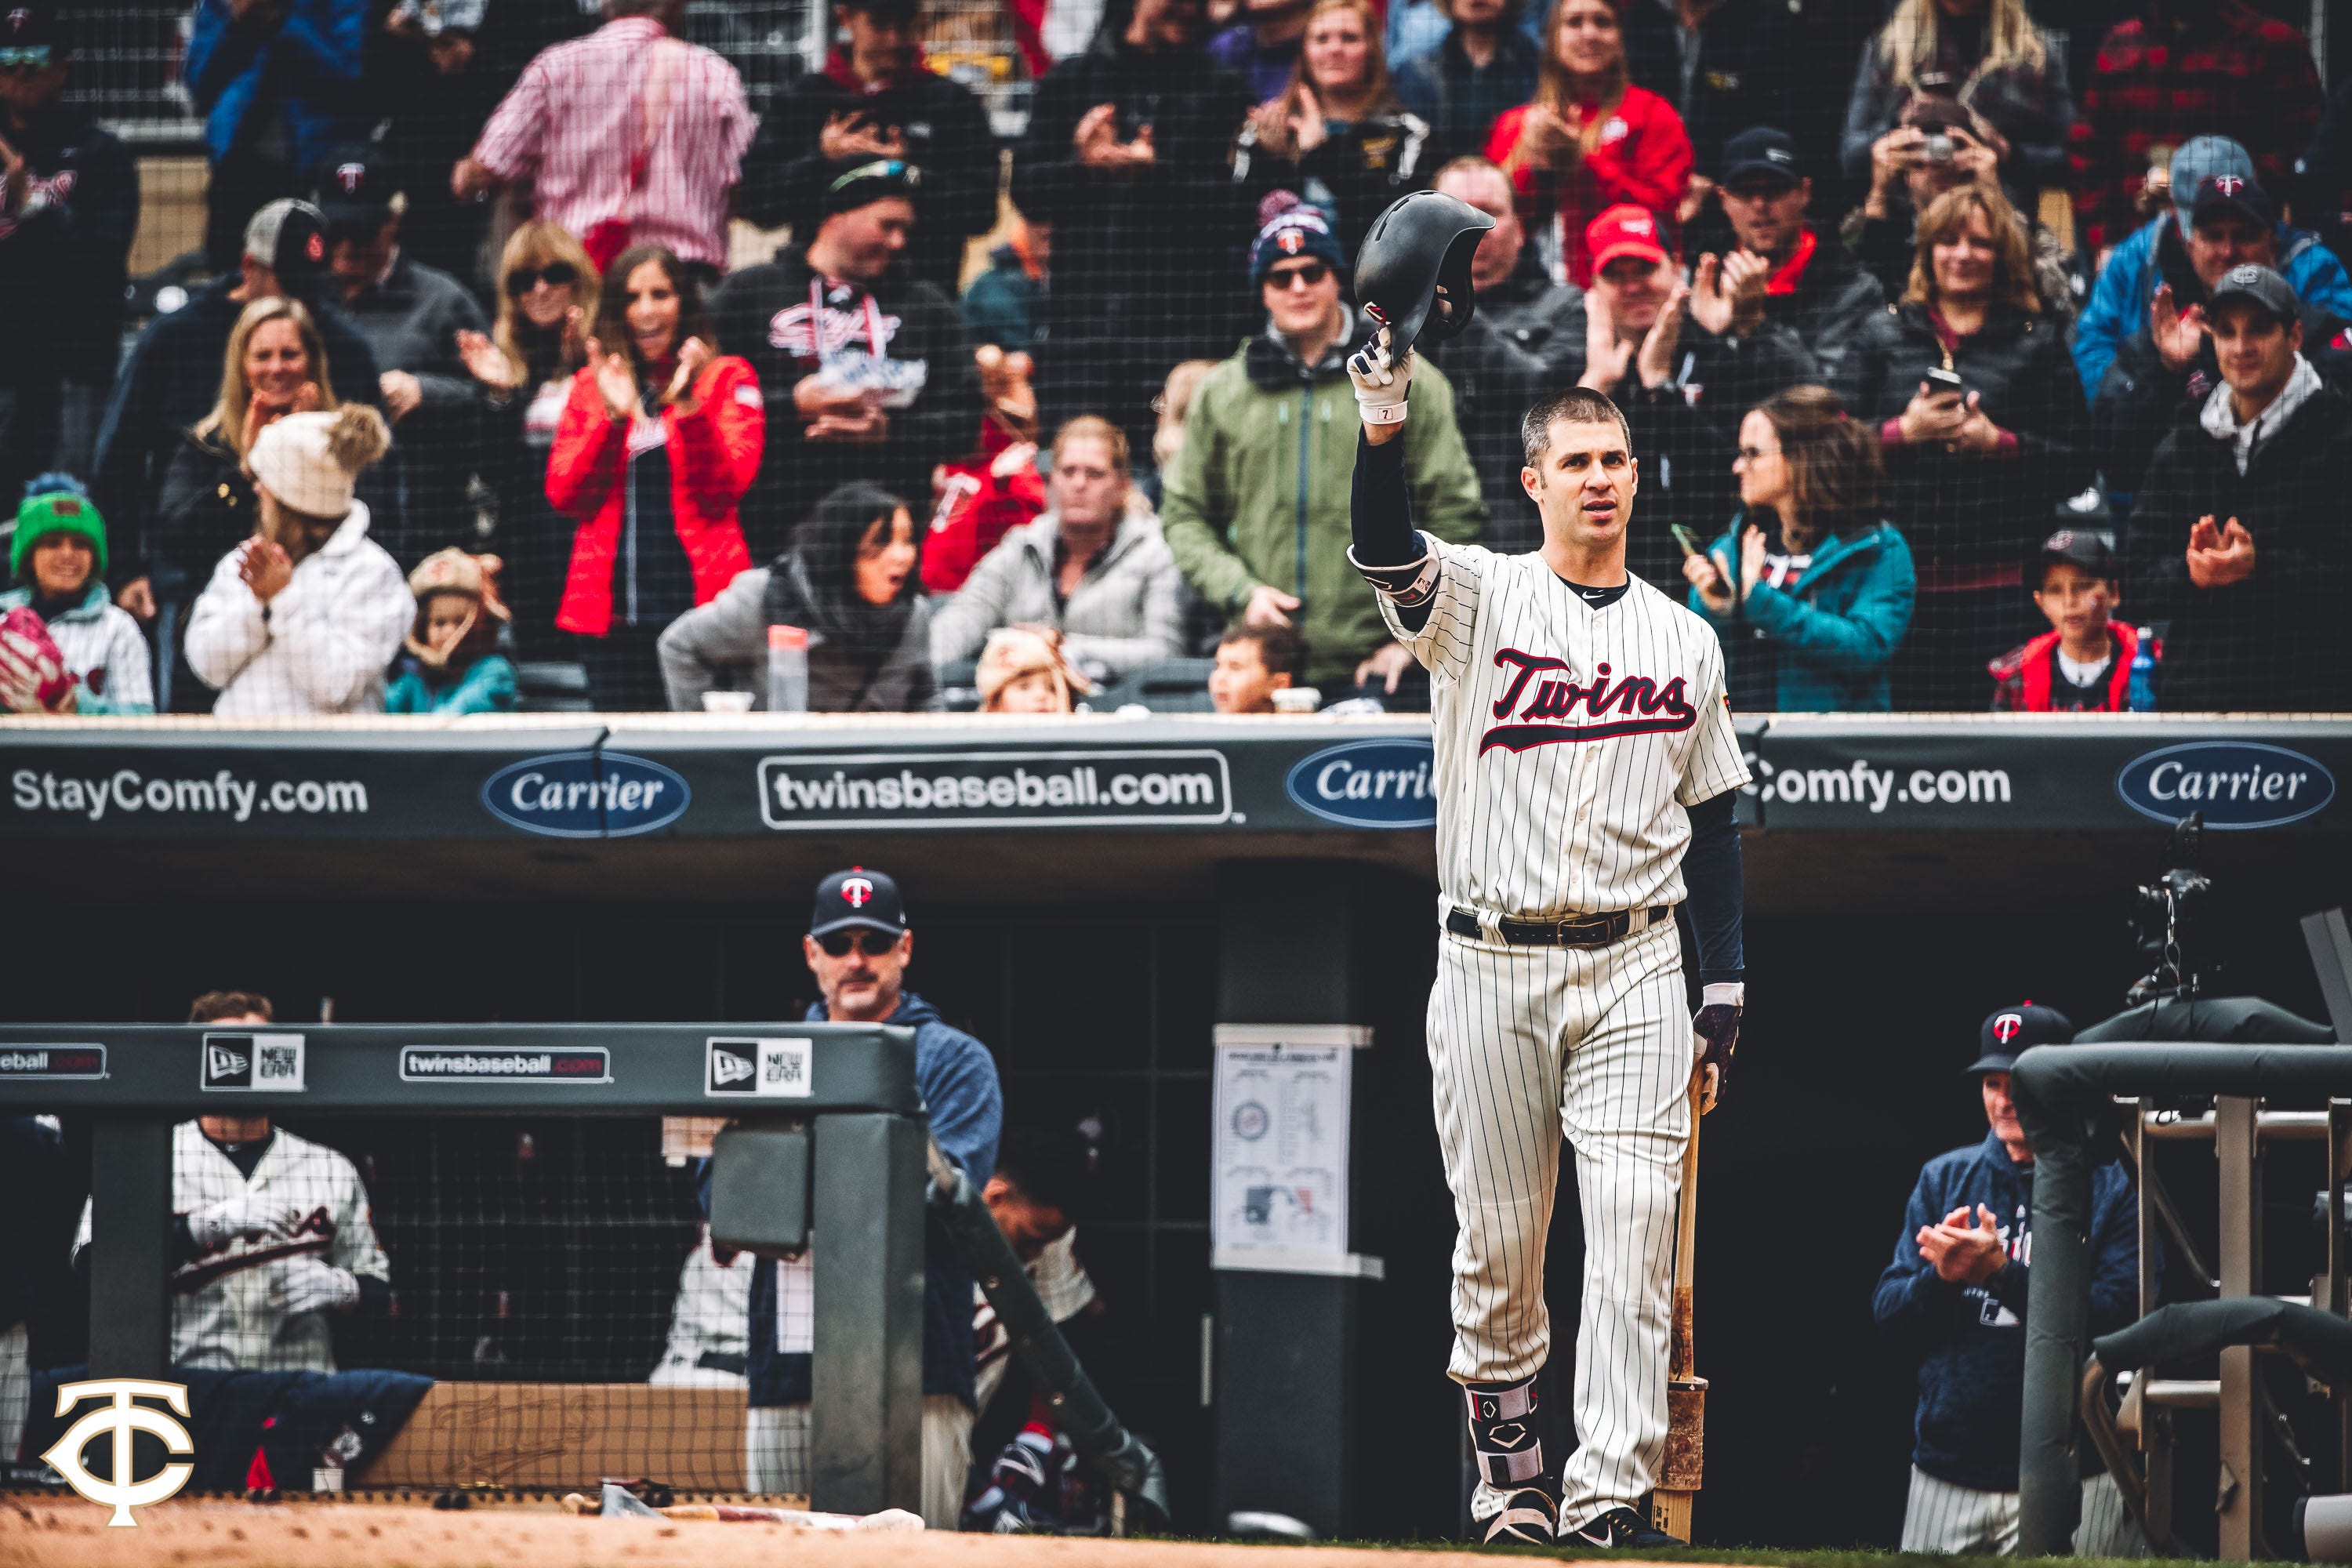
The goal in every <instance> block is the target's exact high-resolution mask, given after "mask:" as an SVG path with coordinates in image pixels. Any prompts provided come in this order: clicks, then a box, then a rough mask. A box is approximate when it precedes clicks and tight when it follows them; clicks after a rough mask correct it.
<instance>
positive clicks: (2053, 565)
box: [1986, 528, 2164, 713]
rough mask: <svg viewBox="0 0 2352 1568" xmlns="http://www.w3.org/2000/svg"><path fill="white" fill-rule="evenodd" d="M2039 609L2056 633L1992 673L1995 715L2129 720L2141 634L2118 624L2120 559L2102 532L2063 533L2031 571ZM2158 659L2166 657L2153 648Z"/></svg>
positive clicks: (2014, 652) (2046, 544)
mask: <svg viewBox="0 0 2352 1568" xmlns="http://www.w3.org/2000/svg"><path fill="white" fill-rule="evenodd" d="M2027 572H2028V574H2029V576H2030V577H2031V578H2032V581H2033V582H2034V584H2035V587H2034V590H2033V602H2034V604H2035V605H2039V606H2040V607H2041V610H2042V615H2043V616H2047V617H2048V618H2049V621H2050V626H2051V629H2050V630H2048V631H2046V632H2044V633H2042V635H2041V636H2040V637H2035V638H2034V639H2033V640H2032V641H2031V642H2029V643H2027V644H2026V645H2025V646H2024V647H2016V648H2011V650H2010V651H2009V652H2007V653H2005V654H2003V655H2001V656H2000V658H1997V659H1994V660H1993V661H1992V663H1991V664H1990V665H1988V666H1986V668H1987V669H1988V670H1989V671H1990V673H1991V675H1992V679H1993V691H1992V708H1993V711H1994V712H1996V713H2122V712H2126V711H2128V710H2130V707H2131V667H2132V659H2133V658H2135V657H2136V656H2137V653H2138V652H2139V639H2140V638H2141V637H2146V636H2147V635H2148V633H2147V631H2145V630H2144V629H2143V628H2141V627H2137V626H2127V625H2126V624H2125V623H2124V622H2122V621H2117V620H2111V619H2109V617H2110V616H2113V615H2114V614H2115V610H2116V605H2118V604H2120V603H2121V602H2122V600H2123V594H2122V591H2121V589H2120V588H2119V587H2118V586H2117V584H2116V559H2115V555H2114V553H2113V552H2111V551H2110V550H2109V549H2108V548H2107V543H2106V541H2105V540H2104V539H2101V538H2100V537H2099V536H2098V535H2097V534H2095V533H2090V532H2085V531H2081V530H2078V529H2068V528H2062V529H2060V530H2059V531H2057V532H2055V533H2053V534H2052V535H2051V536H2050V537H2049V538H2048V539H2046V540H2044V541H2042V549H2041V550H2040V552H2038V553H2037V555H2036V557H2035V561H2034V562H2033V563H2032V564H2031V565H2029V566H2028V568H2027ZM2149 652H2150V655H2151V657H2153V658H2158V659H2161V658H2163V657H2164V649H2163V647H2162V645H2160V644H2154V645H2151V647H2150V649H2149Z"/></svg>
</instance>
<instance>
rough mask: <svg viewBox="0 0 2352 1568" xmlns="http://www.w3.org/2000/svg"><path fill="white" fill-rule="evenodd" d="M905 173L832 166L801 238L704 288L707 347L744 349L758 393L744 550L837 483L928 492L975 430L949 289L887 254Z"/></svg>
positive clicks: (895, 235) (757, 545)
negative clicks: (756, 450)
mask: <svg viewBox="0 0 2352 1568" xmlns="http://www.w3.org/2000/svg"><path fill="white" fill-rule="evenodd" d="M907 179H908V171H907V170H906V168H905V166H904V165H902V164H899V163H895V162H892V161H876V162H872V163H858V164H853V165H851V166H850V167H848V168H846V169H844V170H842V171H840V172H839V173H837V174H835V176H834V178H833V179H832V180H831V182H829V183H828V184H827V186H826V194H825V197H824V202H825V205H826V207H827V208H828V209H829V210H828V211H827V212H826V213H825V216H824V221H823V222H822V223H820V224H819V225H818V226H817V228H816V232H815V234H814V237H812V238H811V239H810V240H809V242H808V244H807V245H806V246H805V247H798V246H796V247H793V248H792V249H790V250H787V251H784V252H783V253H782V254H781V255H779V256H778V257H777V258H776V259H775V260H773V261H771V262H768V263H766V264H765V265H763V266H760V267H751V268H744V269H743V270H742V271H740V272H738V273H735V274H734V275H733V276H731V277H730V278H729V279H727V282H726V284H725V286H724V287H722V288H721V289H719V294H718V296H717V298H715V299H714V300H712V301H711V314H712V316H713V317H714V318H715V319H716V321H717V322H718V326H719V352H720V353H730V354H740V355H741V356H742V357H743V358H745V359H747V360H749V361H751V367H752V369H754V370H755V371H757V372H758V373H759V376H760V386H761V392H762V394H763V395H765V396H766V398H767V403H768V441H767V448H766V452H765V455H764V456H763V457H762V458H761V463H760V479H759V481H758V482H757V483H755V484H754V485H753V486H752V487H751V493H750V494H748V495H746V496H745V497H744V498H743V503H742V517H743V532H744V538H745V541H746V542H748V543H749V544H750V546H751V554H752V556H753V558H754V559H758V558H760V557H762V556H774V555H777V554H780V553H781V552H782V551H783V549H784V548H785V546H786V545H787V544H788V543H789V542H790V539H791V534H792V531H793V529H794V528H795V527H796V526H798V524H799V522H800V521H801V519H802V518H803V517H804V516H806V515H807V513H808V511H809V510H810V509H811V508H812V507H814V505H815V504H816V502H817V501H818V500H821V499H822V498H823V497H824V496H825V495H827V494H829V493H831V492H832V491H833V490H834V489H836V488H838V487H839V486H842V485H845V484H848V483H851V482H852V481H859V480H862V481H864V482H866V483H869V484H876V485H879V486H881V487H882V488H883V489H887V490H888V491H890V492H891V493H892V494H894V495H902V496H923V495H929V493H930V487H931V469H932V468H933V466H934V465H936V464H940V463H944V462H946V461H947V460H948V459H950V458H954V457H957V456H960V455H961V454H962V453H963V452H965V451H968V450H969V449H970V448H971V445H972V443H973V442H974V440H976V439H977V438H978V435H979V431H980V421H981V401H980V373H979V371H978V370H977V369H976V368H975V366H974V365H973V363H972V358H971V342H970V340H969V339H968V338H967V337H966V336H965V334H964V330H963V321H962V318H961V316H959V315H958V314H957V313H956V308H955V303H954V301H953V300H950V299H949V298H948V297H947V296H946V295H945V294H942V293H940V291H939V289H935V288H933V287H932V286H931V285H930V284H929V283H922V282H909V281H908V280H907V279H905V278H904V277H902V276H901V275H900V274H899V272H898V269H897V268H892V267H891V266H890V262H891V260H892V258H894V257H896V256H897V255H898V253H899V251H900V250H901V249H902V248H903V247H904V246H905V244H906V238H907V231H908V228H909V226H911V224H912V221H913V216H914V214H913V208H912V206H911V205H910V204H909V202H908V196H907V190H906V183H907Z"/></svg>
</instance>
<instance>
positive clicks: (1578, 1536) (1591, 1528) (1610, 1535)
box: [1559, 1504, 1689, 1552]
mask: <svg viewBox="0 0 2352 1568" xmlns="http://www.w3.org/2000/svg"><path fill="white" fill-rule="evenodd" d="M1559 1544H1561V1545H1562V1546H1590V1547H1593V1548H1595V1549H1597V1550H1599V1551H1602V1552H1615V1551H1619V1550H1622V1548H1625V1547H1628V1546H1636V1547H1642V1546H1685V1545H1688V1544H1689V1543H1688V1542H1682V1541H1677V1540H1675V1538H1674V1537H1673V1536H1671V1535H1668V1534H1667V1533H1666V1532H1665V1531H1663V1530H1653V1529H1652V1528H1650V1524H1649V1521H1646V1520H1644V1519H1643V1517H1642V1516H1641V1515H1640V1514H1638V1513H1635V1512H1634V1511H1633V1510H1632V1509H1630V1508H1626V1507H1624V1506H1623V1505H1622V1504H1621V1505H1619V1506H1618V1507H1616V1508H1612V1509H1611V1510H1609V1511H1608V1512H1606V1513H1602V1514H1596V1515H1594V1516H1593V1517H1592V1518H1591V1519H1588V1520H1586V1521H1584V1522H1583V1523H1582V1524H1580V1525H1578V1526H1577V1527H1576V1528H1575V1529H1574V1530H1563V1531H1560V1532H1559Z"/></svg>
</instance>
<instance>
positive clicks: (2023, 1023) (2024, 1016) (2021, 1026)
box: [1968, 1002, 2074, 1073]
mask: <svg viewBox="0 0 2352 1568" xmlns="http://www.w3.org/2000/svg"><path fill="white" fill-rule="evenodd" d="M2073 1044H2074V1025H2073V1024H2072V1023H2070V1022H2068V1021H2067V1018H2066V1015H2065V1014H2063V1013H2061V1012H2060V1011H2058V1009H2057V1008H2055V1007H2037V1006H2035V1005H2033V1004H2032V1003H2031V1002H2020V1003H2019V1004H2018V1005H2016V1006H2014V1007H2003V1008H2001V1009H2000V1011H1999V1012H1997V1013H1995V1014H1993V1015H1992V1016H1990V1017H1989V1018H1987V1019H1986V1020H1985V1021H1984V1027H1983V1028H1981V1029H1979V1030H1978V1031H1977V1059H1976V1060H1974V1061H1972V1062H1970V1063H1969V1066H1968V1070H1969V1072H1971V1073H1988V1072H2007V1071H2009V1070H2010V1069H2011V1068H2013V1067H2015V1066H2016V1065H2017V1058H2019V1057H2020V1056H2021V1055H2022V1054H2023V1053H2024V1051H2025V1049H2026V1047H2029V1046H2071V1045H2073Z"/></svg>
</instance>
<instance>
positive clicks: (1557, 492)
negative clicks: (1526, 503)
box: [1528, 420, 1640, 547]
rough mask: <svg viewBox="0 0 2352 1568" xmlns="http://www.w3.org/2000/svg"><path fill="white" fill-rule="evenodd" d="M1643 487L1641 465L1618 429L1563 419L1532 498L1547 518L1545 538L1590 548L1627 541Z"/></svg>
mask: <svg viewBox="0 0 2352 1568" xmlns="http://www.w3.org/2000/svg"><path fill="white" fill-rule="evenodd" d="M1639 482H1640V465H1639V464H1638V463H1636V462H1635V461H1634V460H1633V454H1632V453H1631V452H1628V451H1627V450H1626V449H1625V437H1624V433H1623V432H1622V431H1621V430H1619V429H1618V428H1617V426H1615V425H1613V424H1611V425H1570V424H1569V423H1567V422H1566V421H1564V420H1563V421H1556V422H1554V424H1553V425H1552V427H1551V445H1550V446H1549V447H1546V448H1545V449H1544V453H1543V456H1542V457H1541V458H1539V459H1538V461H1537V463H1536V466H1535V481H1534V484H1533V486H1532V487H1531V489H1529V492H1528V493H1529V494H1531V495H1532V496H1533V497H1534V498H1535V503H1536V510H1538V511H1540V512H1541V513H1542V514H1543V521H1544V532H1545V533H1546V534H1548V535H1556V536H1559V537H1562V538H1565V539H1568V540H1570V542H1574V543H1577V544H1580V545H1584V546H1587V547H1591V546H1595V545H1605V544H1607V543H1609V542H1611V541H1612V540H1617V539H1622V538H1623V537H1624V533H1625V529H1626V526H1627V524H1628V523H1629V522H1630V521H1632V518H1633V491H1634V489H1636V487H1637V486H1638V484H1639Z"/></svg>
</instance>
